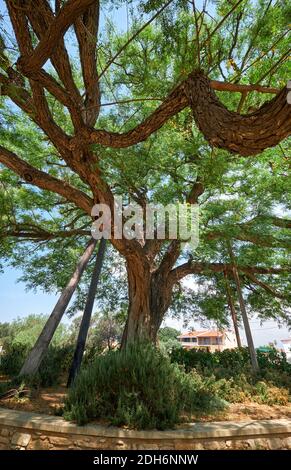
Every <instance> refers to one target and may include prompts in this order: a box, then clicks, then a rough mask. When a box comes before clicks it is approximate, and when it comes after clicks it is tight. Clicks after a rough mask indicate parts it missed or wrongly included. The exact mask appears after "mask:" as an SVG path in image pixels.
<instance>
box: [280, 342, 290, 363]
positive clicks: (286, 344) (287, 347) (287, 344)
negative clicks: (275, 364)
mask: <svg viewBox="0 0 291 470" xmlns="http://www.w3.org/2000/svg"><path fill="white" fill-rule="evenodd" d="M281 343H282V344H283V348H284V353H285V354H286V357H287V360H288V362H291V338H287V339H281Z"/></svg>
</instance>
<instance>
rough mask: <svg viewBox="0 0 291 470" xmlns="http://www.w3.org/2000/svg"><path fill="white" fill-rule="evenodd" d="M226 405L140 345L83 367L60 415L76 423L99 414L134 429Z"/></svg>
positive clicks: (190, 376) (193, 376)
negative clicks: (62, 413)
mask: <svg viewBox="0 0 291 470" xmlns="http://www.w3.org/2000/svg"><path fill="white" fill-rule="evenodd" d="M224 407H225V403H224V402H223V401H222V400H221V399H219V398H218V397H217V396H216V395H215V394H214V393H212V391H209V390H208V389H207V387H206V386H205V382H204V381H203V380H202V378H201V377H200V376H199V375H198V374H196V373H195V372H194V373H189V374H186V373H185V371H184V370H183V368H181V366H179V365H178V364H173V363H171V361H170V359H169V358H168V357H166V356H165V355H163V354H162V353H161V352H160V351H158V350H156V349H155V348H153V347H152V346H150V345H142V346H132V347H129V348H127V349H126V350H125V351H111V352H108V353H107V354H105V355H101V356H99V357H97V358H96V360H95V362H94V363H93V364H92V365H91V366H90V367H87V368H84V369H83V370H82V371H81V372H80V374H79V376H78V378H77V379H76V381H75V383H74V386H73V388H72V389H71V390H70V392H69V395H68V397H67V400H66V403H65V409H64V416H65V418H67V419H69V420H74V421H77V423H78V424H85V423H86V422H88V421H90V420H92V419H96V418H99V419H106V420H109V421H110V422H111V423H112V424H115V425H127V426H129V427H134V428H137V429H149V428H157V429H165V428H167V427H173V426H174V425H175V424H176V423H178V422H179V421H180V419H181V415H182V414H190V413H192V412H194V411H195V410H196V411H197V410H199V412H202V411H205V412H208V413H210V412H212V411H216V410H220V409H223V408H224Z"/></svg>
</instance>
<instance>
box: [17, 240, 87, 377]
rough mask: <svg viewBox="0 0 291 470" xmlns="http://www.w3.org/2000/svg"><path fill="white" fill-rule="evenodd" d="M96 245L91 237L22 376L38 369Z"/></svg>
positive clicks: (27, 361)
mask: <svg viewBox="0 0 291 470" xmlns="http://www.w3.org/2000/svg"><path fill="white" fill-rule="evenodd" d="M95 245H96V240H94V239H91V240H90V242H89V244H88V245H87V248H86V250H85V251H84V253H83V255H82V256H81V258H80V260H79V262H78V265H77V267H76V270H75V272H74V274H73V275H72V277H71V279H70V281H69V282H68V284H67V285H66V287H65V288H64V290H63V292H62V294H61V296H60V298H59V300H58V301H57V303H56V306H55V308H54V309H53V311H52V313H51V315H50V317H49V319H48V321H47V322H46V324H45V326H44V328H43V330H42V332H41V334H40V336H39V338H38V340H37V341H36V343H35V345H34V347H33V349H32V350H31V352H30V354H29V356H28V358H27V359H26V361H25V363H24V365H23V367H22V369H21V371H20V374H19V375H20V376H22V375H33V374H35V373H36V372H37V371H38V368H39V366H40V364H41V361H42V359H43V357H44V355H45V353H46V351H47V349H48V347H49V344H50V342H51V340H52V337H53V335H54V333H55V331H56V329H57V327H58V325H59V323H60V321H61V319H62V316H63V314H64V313H65V310H66V308H67V306H68V305H69V302H70V300H71V298H72V295H73V293H74V292H75V290H76V287H77V285H78V284H79V281H80V279H81V276H82V274H83V272H84V270H85V268H86V266H87V264H88V262H89V259H90V258H91V256H92V253H93V251H94V248H95Z"/></svg>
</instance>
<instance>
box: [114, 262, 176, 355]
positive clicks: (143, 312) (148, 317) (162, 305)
mask: <svg viewBox="0 0 291 470" xmlns="http://www.w3.org/2000/svg"><path fill="white" fill-rule="evenodd" d="M127 273H128V296H129V306H128V317H127V322H126V326H125V330H124V334H123V338H122V345H121V347H122V348H125V347H126V346H128V345H129V344H131V343H132V342H136V341H151V342H153V343H155V342H156V339H157V333H158V330H159V328H160V325H161V322H162V320H163V317H164V315H165V313H166V311H167V310H168V308H169V305H170V302H171V296H172V289H173V286H172V285H171V284H170V283H169V281H168V278H167V277H164V276H163V275H162V273H161V272H159V271H156V272H151V270H150V269H149V268H148V266H147V265H144V266H143V267H142V268H141V267H138V265H137V264H131V263H128V265H127Z"/></svg>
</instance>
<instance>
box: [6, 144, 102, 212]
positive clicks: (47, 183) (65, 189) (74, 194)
mask: <svg viewBox="0 0 291 470" xmlns="http://www.w3.org/2000/svg"><path fill="white" fill-rule="evenodd" d="M0 163H2V164H3V165H5V166H6V167H7V168H10V170H12V171H14V172H15V173H16V174H18V175H19V176H20V177H21V178H23V179H24V180H25V181H26V182H27V183H29V184H32V185H34V186H38V187H39V188H41V189H46V190H48V191H52V192H54V193H57V194H60V195H61V196H63V197H64V198H66V200H67V201H70V202H73V203H74V204H75V205H76V206H77V207H80V209H83V210H84V211H85V212H86V213H87V214H90V213H91V209H92V206H93V200H92V199H90V197H89V196H87V195H86V194H85V193H83V192H82V191H80V190H79V189H76V188H74V187H73V186H71V185H70V184H69V183H67V182H66V181H60V180H58V179H57V178H55V177H54V176H51V175H49V174H47V173H45V172H44V171H41V170H38V169H37V168H34V167H33V166H32V165H30V164H29V163H26V162H25V161H24V160H22V159H21V158H19V157H18V156H17V155H15V153H13V152H10V151H9V150H7V149H5V148H4V147H2V146H0Z"/></svg>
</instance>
